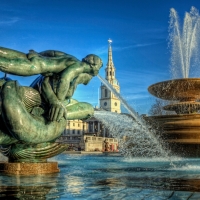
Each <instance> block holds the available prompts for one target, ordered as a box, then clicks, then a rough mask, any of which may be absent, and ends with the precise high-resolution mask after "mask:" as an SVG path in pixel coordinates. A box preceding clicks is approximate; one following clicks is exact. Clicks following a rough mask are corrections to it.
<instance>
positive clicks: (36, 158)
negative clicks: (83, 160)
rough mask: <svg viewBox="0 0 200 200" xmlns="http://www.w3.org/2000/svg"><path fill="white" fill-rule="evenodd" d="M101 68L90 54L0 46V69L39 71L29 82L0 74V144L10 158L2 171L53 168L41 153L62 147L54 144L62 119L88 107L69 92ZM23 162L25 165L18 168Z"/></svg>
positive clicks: (86, 113) (83, 114) (81, 114)
mask: <svg viewBox="0 0 200 200" xmlns="http://www.w3.org/2000/svg"><path fill="white" fill-rule="evenodd" d="M101 67H102V60H101V59H100V58H99V57H98V56H96V55H94V54H89V55H87V56H86V57H85V58H83V59H82V61H80V60H78V59H77V58H76V57H74V56H72V55H69V54H66V53H64V52H60V51H54V50H47V51H43V52H40V53H37V52H35V51H34V50H30V51H29V53H27V54H25V53H22V52H19V51H15V50H12V49H8V48H4V47H0V71H3V72H5V73H9V74H14V75H18V76H32V75H37V74H38V75H39V76H38V77H37V78H36V79H35V81H33V83H32V84H31V85H30V87H27V86H20V85H19V84H18V83H17V81H13V80H9V79H7V78H2V79H0V103H1V109H0V121H1V123H0V146H1V152H2V153H3V154H4V155H5V156H7V157H8V160H9V162H10V163H9V164H5V166H6V167H5V168H9V170H7V172H6V173H9V172H10V173H11V171H12V170H10V168H12V167H11V166H14V168H15V166H18V167H19V166H20V170H19V171H18V172H16V173H19V174H20V173H21V174H28V173H29V172H30V174H32V173H34V172H32V171H33V170H34V168H35V173H49V172H48V170H49V171H51V172H57V171H58V170H56V169H54V168H55V167H53V168H52V169H51V166H54V164H47V158H50V157H52V156H55V155H57V154H59V153H61V152H63V151H64V150H65V149H66V148H67V145H64V144H58V143H55V140H56V139H57V138H58V137H59V136H60V135H61V134H62V132H63V131H64V129H65V127H66V123H67V120H73V119H87V118H89V117H90V116H92V115H93V112H94V109H93V106H92V105H90V104H89V103H86V102H78V101H76V100H74V99H72V96H73V94H74V91H75V90H76V87H77V85H78V84H85V85H87V84H88V83H89V81H90V80H91V79H92V78H93V77H94V76H96V75H97V74H98V72H99V69H100V68H101ZM24 163H25V164H24ZM30 163H32V166H31V164H30ZM44 163H46V164H44ZM25 165H26V167H27V168H31V170H28V169H27V171H26V172H24V171H23V170H22V168H23V166H25ZM34 166H35V167H34ZM41 166H44V170H43V171H42V170H40V168H41ZM45 166H47V167H46V169H45ZM3 171H5V170H3Z"/></svg>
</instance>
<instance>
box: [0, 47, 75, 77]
mask: <svg viewBox="0 0 200 200" xmlns="http://www.w3.org/2000/svg"><path fill="white" fill-rule="evenodd" d="M57 54H58V53H56V55H57ZM68 60H69V62H71V63H73V62H74V60H70V56H67V55H64V54H63V55H62V56H61V55H60V56H56V57H54V58H52V57H50V56H49V57H45V56H42V55H40V54H38V53H37V52H35V51H30V53H29V54H24V53H22V52H18V51H15V50H12V49H7V48H3V47H0V70H1V71H3V72H5V73H9V74H14V75H19V76H30V75H36V74H49V73H59V72H61V71H62V70H64V69H65V68H66V64H67V62H68Z"/></svg>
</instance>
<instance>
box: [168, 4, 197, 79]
mask: <svg viewBox="0 0 200 200" xmlns="http://www.w3.org/2000/svg"><path fill="white" fill-rule="evenodd" d="M199 33H200V16H199V12H198V10H197V9H196V8H195V7H191V10H190V12H189V13H188V12H186V13H185V17H184V22H183V26H182V28H181V26H180V23H179V17H178V14H177V12H176V10H175V9H174V8H171V9H170V21H169V46H170V47H171V60H170V62H171V73H172V77H173V78H188V77H189V73H190V68H191V67H193V68H195V67H197V66H199V59H198V52H199V51H198V50H199V41H200V40H199ZM180 66H181V71H180ZM195 76H197V74H196V72H195Z"/></svg>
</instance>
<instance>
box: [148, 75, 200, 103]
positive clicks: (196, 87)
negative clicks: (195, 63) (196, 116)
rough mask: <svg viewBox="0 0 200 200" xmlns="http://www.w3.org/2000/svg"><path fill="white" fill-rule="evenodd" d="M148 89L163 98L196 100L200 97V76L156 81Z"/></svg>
mask: <svg viewBox="0 0 200 200" xmlns="http://www.w3.org/2000/svg"><path fill="white" fill-rule="evenodd" d="M148 91H149V92H150V93H151V94H152V95H154V96H156V97H158V98H161V99H165V100H179V101H195V100H199V99H200V78H183V79H173V80H167V81H163V82H158V83H155V84H153V85H151V86H149V87H148Z"/></svg>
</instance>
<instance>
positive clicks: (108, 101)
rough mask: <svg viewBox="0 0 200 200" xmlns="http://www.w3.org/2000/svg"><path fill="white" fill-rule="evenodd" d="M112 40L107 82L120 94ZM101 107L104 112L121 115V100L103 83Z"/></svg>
mask: <svg viewBox="0 0 200 200" xmlns="http://www.w3.org/2000/svg"><path fill="white" fill-rule="evenodd" d="M111 43H112V40H111V39H109V40H108V63H107V65H106V69H105V72H106V75H105V78H106V80H107V81H108V82H109V83H110V84H111V85H112V87H113V88H114V89H115V90H116V91H117V92H118V93H120V86H119V83H118V81H117V79H116V78H115V67H114V64H113V58H112V47H111ZM100 107H101V108H102V109H104V110H107V111H110V112H117V113H121V103H120V100H119V99H118V98H117V97H115V95H114V94H113V93H112V92H111V91H110V90H109V89H108V88H107V87H106V86H105V85H104V84H103V83H102V84H101V98H100Z"/></svg>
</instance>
